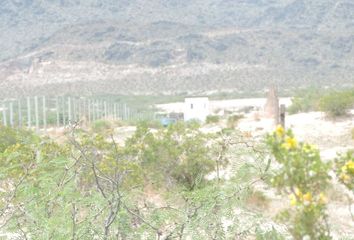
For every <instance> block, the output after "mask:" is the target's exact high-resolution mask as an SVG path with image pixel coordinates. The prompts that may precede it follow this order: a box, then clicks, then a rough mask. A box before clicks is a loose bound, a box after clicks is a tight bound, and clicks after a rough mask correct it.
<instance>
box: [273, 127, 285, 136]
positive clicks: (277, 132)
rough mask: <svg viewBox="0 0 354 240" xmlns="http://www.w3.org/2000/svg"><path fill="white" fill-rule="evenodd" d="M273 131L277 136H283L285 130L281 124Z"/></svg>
mask: <svg viewBox="0 0 354 240" xmlns="http://www.w3.org/2000/svg"><path fill="white" fill-rule="evenodd" d="M275 133H276V135H277V136H278V137H282V136H284V133H285V130H284V128H283V127H282V126H281V125H278V126H277V128H276V129H275Z"/></svg>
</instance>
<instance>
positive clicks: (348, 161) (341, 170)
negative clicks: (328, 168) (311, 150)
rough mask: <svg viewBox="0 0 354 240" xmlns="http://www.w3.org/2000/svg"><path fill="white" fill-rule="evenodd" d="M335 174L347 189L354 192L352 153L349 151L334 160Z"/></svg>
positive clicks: (353, 160) (353, 156) (353, 157)
mask: <svg viewBox="0 0 354 240" xmlns="http://www.w3.org/2000/svg"><path fill="white" fill-rule="evenodd" d="M336 173H337V176H338V178H339V181H341V182H342V183H343V184H344V185H345V186H346V187H347V188H348V189H350V190H352V191H354V152H353V151H349V152H347V153H346V154H345V155H342V156H340V157H339V158H337V159H336Z"/></svg>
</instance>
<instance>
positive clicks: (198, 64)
mask: <svg viewBox="0 0 354 240" xmlns="http://www.w3.org/2000/svg"><path fill="white" fill-rule="evenodd" d="M0 34H1V35H0V37H1V41H0V49H1V51H0V93H1V96H13V95H14V94H17V95H18V94H21V95H28V94H34V93H38V92H44V91H45V92H46V93H49V94H50V93H53V94H58V93H61V94H65V93H77V94H78V93H80V94H95V93H123V94H127V93H162V92H164V93H177V92H203V91H215V90H220V91H230V90H235V91H257V90H262V89H264V88H265V87H267V86H268V85H269V84H270V83H272V82H278V83H279V84H280V85H281V86H282V87H283V88H291V87H299V86H306V85H310V84H314V83H316V84H318V85H333V84H335V85H337V86H338V85H353V84H354V77H353V72H354V49H353V46H354V2H353V1H351V0H238V1H235V0H193V1H188V0H149V1H147V0H3V1H2V4H1V5H0ZM58 89H59V91H58Z"/></svg>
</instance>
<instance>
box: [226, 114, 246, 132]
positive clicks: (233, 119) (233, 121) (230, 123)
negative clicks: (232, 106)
mask: <svg viewBox="0 0 354 240" xmlns="http://www.w3.org/2000/svg"><path fill="white" fill-rule="evenodd" d="M242 118H243V115H231V116H229V117H228V118H227V128H231V129H234V128H235V127H236V126H237V123H238V121H239V120H240V119H242Z"/></svg>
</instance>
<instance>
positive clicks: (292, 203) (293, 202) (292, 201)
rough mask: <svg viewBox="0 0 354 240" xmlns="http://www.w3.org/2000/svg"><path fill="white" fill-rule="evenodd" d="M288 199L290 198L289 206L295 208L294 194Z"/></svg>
mask: <svg viewBox="0 0 354 240" xmlns="http://www.w3.org/2000/svg"><path fill="white" fill-rule="evenodd" d="M289 198H290V205H291V206H296V204H297V200H296V196H295V195H294V194H290V195H289Z"/></svg>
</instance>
